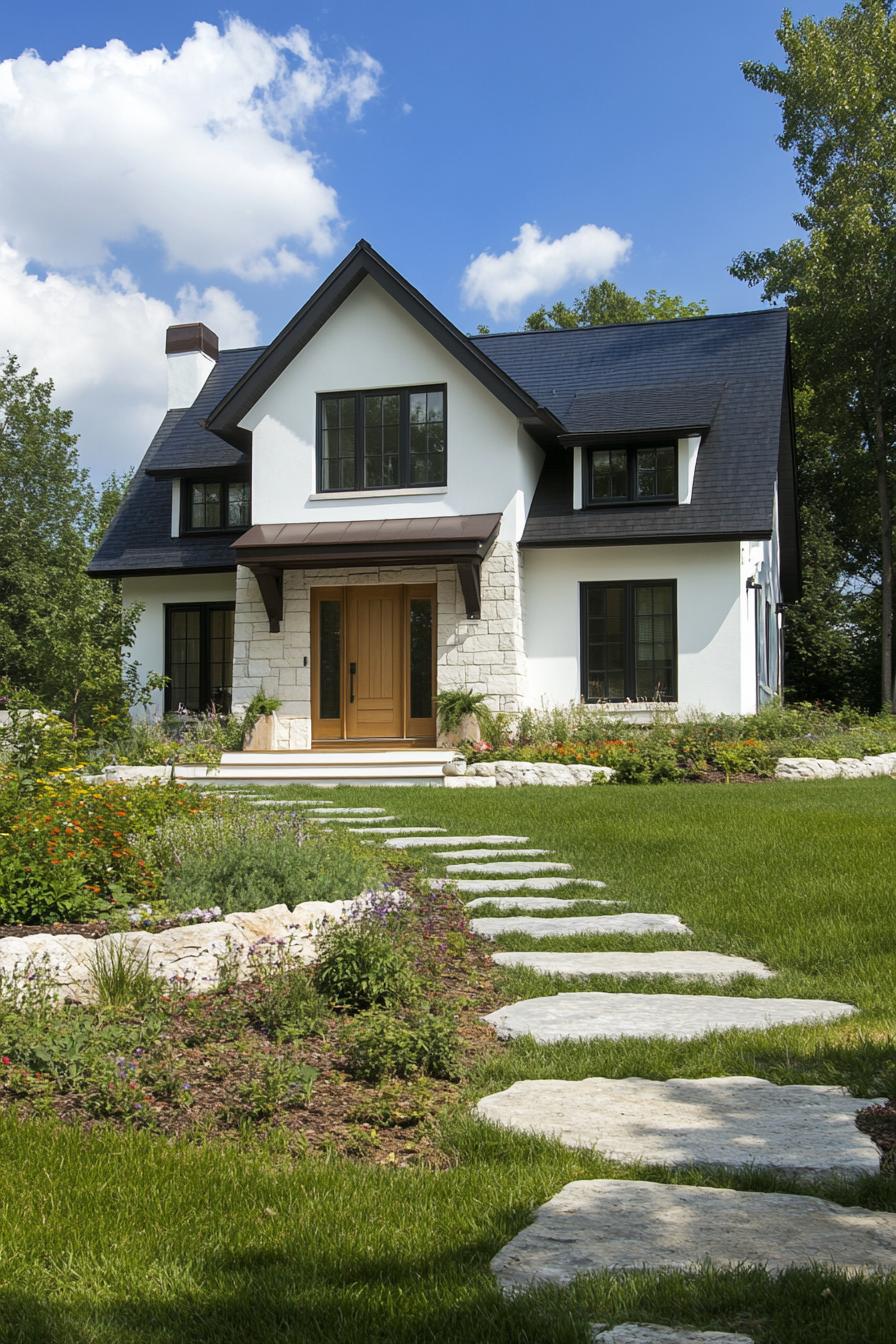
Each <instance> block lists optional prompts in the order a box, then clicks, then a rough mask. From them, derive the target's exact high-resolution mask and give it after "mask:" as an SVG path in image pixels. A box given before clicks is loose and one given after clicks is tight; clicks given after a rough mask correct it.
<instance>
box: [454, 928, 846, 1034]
mask: <svg viewBox="0 0 896 1344" xmlns="http://www.w3.org/2000/svg"><path fill="white" fill-rule="evenodd" d="M609 918H611V919H613V918H618V919H624V918H625V916H624V915H618V916H613V915H611V916H609ZM478 922H479V921H475V920H474V925H475V924H476V923H478ZM544 922H547V921H544ZM563 922H565V921H562V920H560V921H558V923H563ZM855 1011H856V1010H855V1008H854V1007H853V1005H852V1004H851V1003H836V1002H834V1001H833V1000H830V999H740V998H734V997H725V996H723V995H719V994H623V993H619V994H601V993H592V994H588V993H584V994H551V995H548V996H546V997H545V998H540V999H523V1000H522V1001H521V1002H519V1003H512V1004H510V1005H509V1006H508V1007H507V1008H499V1009H498V1010H497V1011H496V1012H494V1013H489V1014H488V1016H487V1017H486V1018H485V1021H486V1022H491V1023H492V1025H493V1026H494V1028H495V1030H496V1031H497V1033H498V1035H499V1037H501V1039H502V1040H512V1039H513V1038H514V1037H515V1036H532V1038H533V1039H534V1040H536V1041H538V1042H540V1043H541V1044H545V1045H547V1044H554V1043H555V1042H557V1041H585V1040H611V1041H618V1040H622V1039H623V1038H625V1037H628V1036H640V1037H644V1038H650V1037H657V1036H663V1037H671V1038H672V1039H673V1040H677V1041H691V1040H694V1039H696V1038H697V1037H698V1036H706V1035H708V1033H709V1032H711V1031H728V1030H730V1029H731V1028H734V1027H739V1028H740V1029H741V1030H744V1029H746V1030H748V1031H761V1030H762V1029H763V1028H767V1027H775V1026H782V1025H792V1024H794V1023H799V1022H826V1021H831V1020H832V1019H834V1018H838V1017H849V1016H850V1015H851V1014H852V1013H854V1012H855Z"/></svg>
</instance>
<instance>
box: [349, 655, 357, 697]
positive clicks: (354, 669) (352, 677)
mask: <svg viewBox="0 0 896 1344" xmlns="http://www.w3.org/2000/svg"><path fill="white" fill-rule="evenodd" d="M357 671H358V664H357V663H349V665H348V702H349V704H350V705H353V704H354V703H355V674H356V672H357Z"/></svg>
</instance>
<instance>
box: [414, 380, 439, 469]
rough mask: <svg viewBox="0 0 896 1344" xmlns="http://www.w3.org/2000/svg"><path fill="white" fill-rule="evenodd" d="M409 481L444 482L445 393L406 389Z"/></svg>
mask: <svg viewBox="0 0 896 1344" xmlns="http://www.w3.org/2000/svg"><path fill="white" fill-rule="evenodd" d="M408 417H409V421H410V469H411V475H410V483H411V485H444V483H445V394H444V392H441V391H439V392H410V393H409V394H408Z"/></svg>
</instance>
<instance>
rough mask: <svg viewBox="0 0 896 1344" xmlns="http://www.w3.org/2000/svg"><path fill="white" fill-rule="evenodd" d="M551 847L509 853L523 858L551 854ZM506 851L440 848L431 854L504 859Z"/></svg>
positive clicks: (449, 857)
mask: <svg viewBox="0 0 896 1344" xmlns="http://www.w3.org/2000/svg"><path fill="white" fill-rule="evenodd" d="M553 852H554V851H553V850H552V849H513V850H511V851H510V853H511V854H512V855H513V857H514V858H516V856H517V854H519V855H521V856H522V857H523V858H529V857H530V856H532V855H535V854H553ZM507 857H508V852H507V850H506V849H440V850H437V851H436V853H435V854H434V855H433V858H434V859H506V858H507Z"/></svg>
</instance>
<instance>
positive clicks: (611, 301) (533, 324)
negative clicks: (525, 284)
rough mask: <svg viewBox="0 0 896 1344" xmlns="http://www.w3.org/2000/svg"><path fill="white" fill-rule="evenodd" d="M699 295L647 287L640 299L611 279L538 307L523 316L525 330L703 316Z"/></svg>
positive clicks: (600, 325)
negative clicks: (569, 298)
mask: <svg viewBox="0 0 896 1344" xmlns="http://www.w3.org/2000/svg"><path fill="white" fill-rule="evenodd" d="M707 311H708V309H707V305H706V303H705V302H704V300H702V299H697V300H695V301H693V302H690V303H688V302H686V300H684V299H683V298H682V297H681V295H680V294H667V292H666V291H665V290H664V289H648V290H647V292H646V293H645V294H644V297H643V298H641V299H639V298H636V297H635V295H634V294H627V293H626V292H625V290H624V289H620V288H619V286H618V285H614V284H613V282H612V281H611V280H601V281H600V283H599V284H596V285H589V286H588V288H587V289H583V290H582V292H581V294H580V295H579V296H578V298H576V299H573V301H572V303H571V304H566V303H563V302H562V300H561V301H558V302H557V303H554V304H552V305H551V307H550V308H545V307H542V308H537V309H536V310H535V312H534V313H530V314H529V316H528V317H527V318H526V330H527V331H552V330H558V329H562V328H568V327H603V326H608V325H611V324H616V323H620V322H668V321H670V320H671V319H672V318H676V317H705V316H706V313H707Z"/></svg>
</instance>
